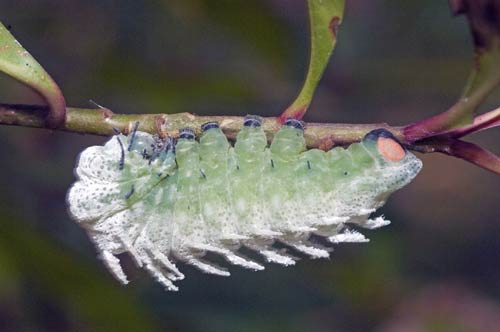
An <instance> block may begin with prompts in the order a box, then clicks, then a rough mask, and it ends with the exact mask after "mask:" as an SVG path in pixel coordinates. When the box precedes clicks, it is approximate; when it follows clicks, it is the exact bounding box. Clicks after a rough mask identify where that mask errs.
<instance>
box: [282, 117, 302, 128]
mask: <svg viewBox="0 0 500 332" xmlns="http://www.w3.org/2000/svg"><path fill="white" fill-rule="evenodd" d="M284 125H285V126H289V127H293V128H296V129H300V130H304V124H303V123H302V121H299V120H296V119H293V118H288V119H286V121H285V123H284Z"/></svg>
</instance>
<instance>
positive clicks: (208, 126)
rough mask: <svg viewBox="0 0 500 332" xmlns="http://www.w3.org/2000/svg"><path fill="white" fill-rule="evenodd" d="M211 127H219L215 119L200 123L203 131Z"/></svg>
mask: <svg viewBox="0 0 500 332" xmlns="http://www.w3.org/2000/svg"><path fill="white" fill-rule="evenodd" d="M212 128H219V123H217V122H215V121H211V122H207V123H204V124H202V125H201V131H202V132H205V131H207V130H209V129H212Z"/></svg>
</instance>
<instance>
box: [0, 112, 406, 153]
mask: <svg viewBox="0 0 500 332" xmlns="http://www.w3.org/2000/svg"><path fill="white" fill-rule="evenodd" d="M47 112H48V108H47V107H46V106H40V105H16V104H0V124H3V125H12V126H23V127H33V128H46V129H50V128H49V127H48V126H47V124H46V122H45V116H46V114H47ZM136 121H139V130H141V131H145V132H149V133H152V134H159V135H161V136H166V135H171V136H174V137H176V136H177V135H178V134H179V129H181V128H186V127H190V128H192V129H194V130H195V131H196V133H197V134H200V127H201V125H202V124H203V123H205V122H209V121H217V122H219V124H220V126H221V129H222V130H223V131H224V133H225V134H226V135H227V137H228V138H229V139H235V138H236V135H237V134H238V132H239V131H240V129H241V127H242V125H243V117H239V116H197V115H193V114H190V113H176V114H115V113H113V112H112V111H111V110H109V109H106V108H101V109H85V108H71V107H69V108H67V110H66V121H65V122H64V123H63V124H62V125H61V126H60V127H59V128H57V129H56V130H62V131H68V132H73V133H81V134H92V135H103V136H110V135H113V134H114V132H113V128H117V129H119V130H120V131H122V132H123V133H125V134H127V133H129V132H130V131H131V130H132V128H133V125H134V124H135V122H136ZM280 127H281V123H280V121H279V118H278V117H266V118H264V121H263V128H264V131H265V132H266V134H267V136H268V139H271V138H272V136H273V135H274V133H276V132H277V131H278V130H279V128H280ZM377 128H386V129H387V130H389V131H391V132H392V133H393V134H394V136H396V137H397V138H398V139H400V140H401V142H402V143H403V144H405V143H406V142H405V139H404V137H403V136H402V128H401V127H391V126H389V125H387V124H386V123H372V124H330V123H328V124H326V123H307V124H306V129H305V133H304V135H305V137H306V143H307V146H308V147H309V148H320V149H323V150H328V149H330V148H331V147H332V146H334V145H349V144H351V143H354V142H358V141H360V140H361V139H362V138H363V137H364V135H366V134H367V133H368V132H369V131H371V130H373V129H377Z"/></svg>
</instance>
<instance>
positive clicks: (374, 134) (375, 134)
mask: <svg viewBox="0 0 500 332" xmlns="http://www.w3.org/2000/svg"><path fill="white" fill-rule="evenodd" d="M379 137H384V138H390V139H393V140H394V141H396V142H398V143H399V141H398V139H397V138H396V137H394V135H393V134H392V133H391V132H390V131H389V130H387V129H384V128H378V129H374V130H372V131H370V132H369V133H368V134H366V135H365V137H364V138H363V140H364V141H367V140H372V141H376V140H377V139H378V138H379Z"/></svg>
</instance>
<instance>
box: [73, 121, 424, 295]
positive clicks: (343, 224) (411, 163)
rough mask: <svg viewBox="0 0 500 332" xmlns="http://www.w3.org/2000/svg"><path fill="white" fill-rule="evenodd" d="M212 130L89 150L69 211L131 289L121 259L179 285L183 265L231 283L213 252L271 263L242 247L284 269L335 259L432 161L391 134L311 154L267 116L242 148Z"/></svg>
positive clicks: (299, 133) (248, 126)
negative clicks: (267, 126) (270, 131)
mask: <svg viewBox="0 0 500 332" xmlns="http://www.w3.org/2000/svg"><path fill="white" fill-rule="evenodd" d="M202 131H203V133H202V135H201V137H200V138H199V141H197V140H196V139H195V135H194V132H193V131H192V130H190V129H185V130H181V132H180V135H179V137H178V138H177V139H176V140H174V139H172V138H167V139H161V138H158V137H155V136H153V135H150V134H147V133H143V132H139V131H136V130H134V131H133V132H132V133H131V134H130V135H128V136H125V135H122V134H117V135H116V136H114V137H113V138H111V139H110V140H109V141H108V142H107V143H106V144H105V145H104V146H92V147H89V148H87V149H86V150H84V151H83V152H82V153H81V155H80V157H79V161H78V165H77V167H76V170H75V173H76V176H77V178H78V181H77V182H76V183H75V184H74V185H73V186H72V188H71V189H70V191H69V193H68V204H69V209H70V212H71V214H72V215H73V217H74V218H75V219H76V220H77V221H79V222H80V223H82V224H83V225H84V226H85V227H86V228H87V230H88V232H89V234H90V237H91V238H92V239H93V241H94V242H95V244H96V246H97V247H98V249H99V251H100V255H101V257H102V259H103V260H104V262H105V264H106V265H107V267H108V268H109V269H110V270H111V272H112V273H113V274H114V275H115V276H116V277H117V278H118V279H119V280H120V281H121V282H123V283H127V282H128V281H127V277H126V275H125V273H124V272H123V270H122V268H121V266H120V262H119V259H118V258H117V257H116V255H117V254H120V253H123V252H128V253H129V254H130V255H131V256H132V257H133V258H134V260H135V262H136V263H137V265H138V266H140V267H143V268H145V269H146V270H148V271H149V272H150V273H151V274H152V275H153V276H154V277H155V278H156V279H157V280H158V281H159V282H160V283H162V284H163V285H164V286H165V287H166V288H167V289H169V290H177V287H176V286H175V285H174V284H173V282H174V281H175V280H180V279H183V278H184V275H183V274H182V273H181V272H180V271H179V270H178V268H177V267H176V265H175V264H174V262H177V261H180V262H183V263H186V264H190V265H193V266H195V267H197V268H198V269H200V270H201V271H203V272H207V273H213V274H217V275H221V276H228V275H229V272H228V271H227V270H226V269H224V268H221V267H219V266H217V265H215V264H213V263H211V262H209V261H207V260H205V259H204V256H205V255H206V253H208V252H210V253H214V254H217V255H220V256H222V257H224V258H225V259H226V260H227V261H228V262H229V263H230V264H233V265H238V266H242V267H244V268H248V269H251V270H262V269H264V266H263V265H262V263H261V262H257V261H255V260H252V259H249V258H246V257H244V256H243V255H242V254H241V248H242V247H245V248H247V249H250V250H253V251H255V252H257V253H258V254H259V255H260V256H262V258H263V260H264V261H267V262H272V263H277V264H281V265H293V264H295V260H296V257H295V256H294V255H296V254H297V253H301V254H304V255H306V256H310V257H312V258H324V257H328V256H329V253H330V251H331V247H330V246H325V244H326V243H330V244H334V243H339V242H366V241H368V240H367V239H366V238H365V237H364V236H363V235H362V234H361V233H359V232H358V231H357V230H354V229H352V225H355V226H360V227H364V228H369V229H373V228H377V227H380V226H384V225H386V224H388V223H389V222H388V221H386V220H385V219H383V218H382V217H378V218H374V219H370V218H369V217H370V215H371V214H372V213H373V212H374V211H375V210H376V209H377V208H379V207H380V206H382V205H383V204H384V202H385V200H386V199H387V197H388V196H389V194H391V193H392V192H394V191H395V190H397V189H400V188H401V187H403V186H405V185H406V184H408V183H409V182H410V181H411V180H412V179H413V178H414V177H415V176H416V174H417V173H418V172H419V170H420V169H421V166H422V164H421V162H420V160H419V159H417V158H416V157H415V156H414V155H413V154H411V153H410V152H407V151H405V150H404V148H402V147H401V145H399V143H397V141H396V140H395V139H394V137H393V136H392V135H391V134H390V133H389V132H387V131H385V130H382V129H380V130H375V131H373V132H371V133H369V134H368V135H366V137H365V138H364V139H363V141H362V142H360V143H356V144H352V145H351V146H350V147H349V148H348V149H344V148H341V147H337V148H334V149H332V150H330V151H328V152H324V151H321V150H317V149H311V150H306V146H305V141H304V135H303V127H302V124H301V123H300V122H299V121H296V120H288V121H287V122H286V123H285V125H284V126H283V127H282V128H281V129H280V131H279V132H278V133H276V135H275V136H274V138H273V141H272V143H271V145H270V146H268V144H267V138H266V135H265V133H264V131H263V129H262V128H261V122H260V119H259V118H258V117H252V116H249V117H247V118H246V120H245V123H244V126H243V128H242V130H241V131H240V133H239V134H238V136H237V139H236V142H235V144H234V147H232V146H231V144H230V143H229V142H228V140H227V138H226V137H225V136H224V134H223V133H222V131H221V130H220V128H219V126H218V125H217V123H213V122H210V123H207V124H205V125H204V126H203V127H202ZM318 240H319V241H318Z"/></svg>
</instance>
